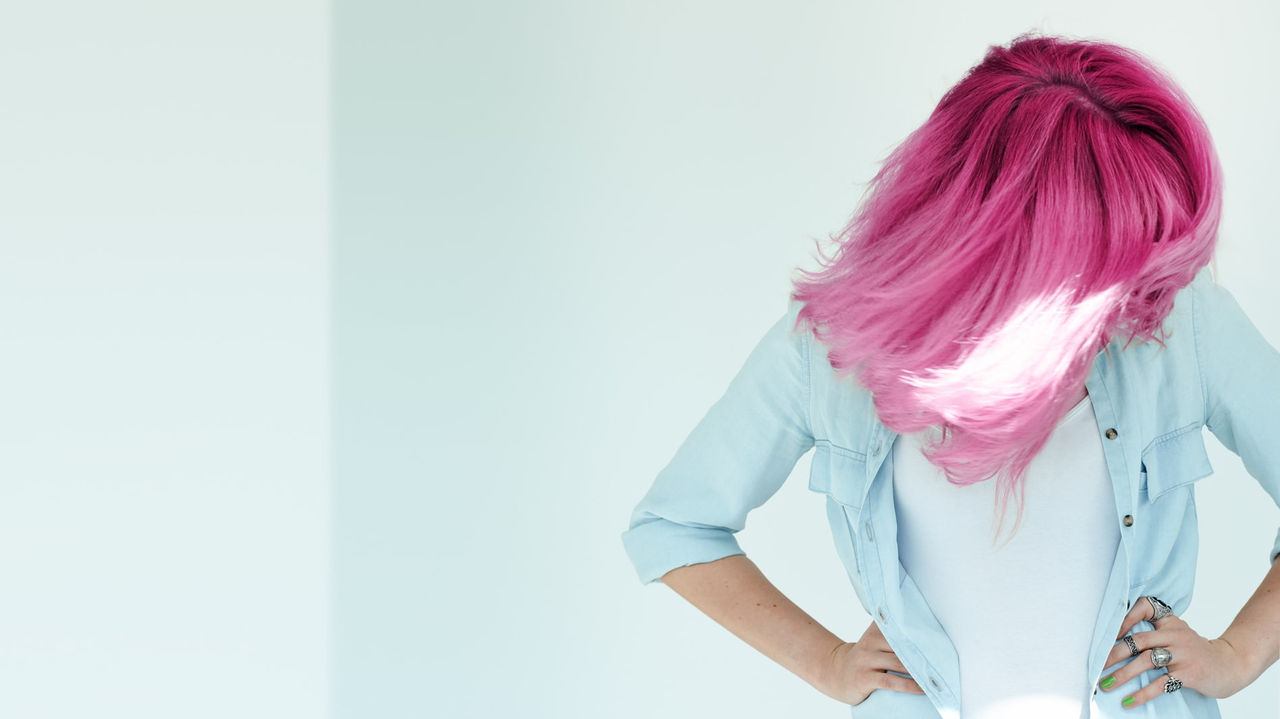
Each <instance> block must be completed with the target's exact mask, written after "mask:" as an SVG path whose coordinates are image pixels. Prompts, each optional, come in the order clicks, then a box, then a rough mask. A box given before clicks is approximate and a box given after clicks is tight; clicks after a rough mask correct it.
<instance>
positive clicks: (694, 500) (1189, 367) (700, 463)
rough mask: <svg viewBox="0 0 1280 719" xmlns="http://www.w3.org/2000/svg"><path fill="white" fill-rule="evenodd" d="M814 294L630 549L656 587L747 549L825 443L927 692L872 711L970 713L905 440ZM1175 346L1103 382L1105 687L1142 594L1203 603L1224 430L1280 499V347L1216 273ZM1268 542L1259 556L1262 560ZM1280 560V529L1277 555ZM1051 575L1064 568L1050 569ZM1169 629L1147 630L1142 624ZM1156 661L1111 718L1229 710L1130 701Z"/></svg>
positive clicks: (1178, 320) (744, 372)
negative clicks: (1197, 585) (926, 569)
mask: <svg viewBox="0 0 1280 719" xmlns="http://www.w3.org/2000/svg"><path fill="white" fill-rule="evenodd" d="M799 309H800V303H799V302H796V301H790V302H789V303H788V309H787V312H786V313H785V314H784V315H783V317H781V318H780V319H779V320H778V321H777V322H776V323H775V324H774V325H773V327H772V328H771V329H770V330H769V331H768V332H767V333H766V334H765V336H764V337H763V338H762V339H761V340H760V342H759V343H758V344H757V345H756V347H755V348H754V349H753V350H752V352H751V353H750V355H749V356H748V357H747V359H746V362H745V363H744V365H743V366H742V368H741V370H740V371H739V372H738V374H737V375H736V376H735V377H734V378H733V380H732V382H731V383H730V384H729V387H728V389H727V390H726V391H725V393H724V395H723V396H722V397H721V398H720V399H719V400H718V401H717V402H716V403H715V404H714V405H712V406H711V408H710V409H709V410H708V411H707V413H706V415H705V416H704V417H703V418H702V420H701V421H700V422H699V423H698V424H697V426H696V427H695V428H694V429H693V430H692V432H691V433H690V434H689V435H688V437H687V438H686V439H685V441H684V442H683V443H682V444H681V446H680V447H679V449H678V450H677V451H676V453H675V456H674V457H673V458H672V459H671V461H670V462H669V463H668V464H667V466H666V467H664V468H663V469H662V471H661V472H660V473H659V474H658V475H657V477H656V478H655V480H654V481H653V484H652V485H651V487H650V488H649V490H648V492H647V493H646V494H645V495H644V497H643V498H642V499H641V501H640V503H639V504H638V505H637V506H636V507H635V510H634V511H633V513H632V515H631V519H630V524H629V528H628V529H627V530H626V531H625V532H623V533H622V542H623V546H624V548H625V550H626V552H627V554H628V556H629V557H630V559H631V561H632V562H633V564H634V565H635V569H636V572H637V574H638V575H639V577H640V580H641V582H642V583H644V584H648V583H651V582H655V581H657V580H658V579H659V578H660V577H661V576H662V575H663V574H665V573H666V572H667V571H669V570H671V569H674V568H676V567H680V566H685V565H689V564H697V563H701V562H709V561H712V560H715V559H719V558H722V557H726V556H729V555H733V554H744V552H743V551H742V549H741V548H740V546H739V544H738V542H737V539H736V538H735V536H734V535H735V533H736V532H738V531H739V530H741V529H742V528H743V527H744V526H745V524H746V519H747V514H748V513H749V512H750V511H751V510H752V509H754V508H756V507H758V506H760V505H762V504H764V503H765V502H766V501H768V499H769V498H770V497H771V496H773V494H774V493H775V492H776V491H777V490H778V489H779V487H780V486H781V485H782V483H783V482H784V481H785V480H786V478H787V477H788V475H790V474H791V471H792V469H793V468H794V466H795V464H796V462H797V461H798V460H799V459H800V457H801V456H803V455H804V454H805V453H806V452H808V451H809V450H811V449H812V450H813V451H814V454H813V457H812V461H811V465H810V470H809V489H811V490H813V491H815V492H820V493H822V494H824V495H825V496H826V512H827V518H828V520H829V522H830V525H831V532H832V535H833V537H834V539H835V546H836V552H837V554H838V555H839V557H840V560H841V561H842V563H843V564H844V566H845V568H846V570H847V572H848V575H849V580H850V582H851V583H852V584H853V589H854V592H856V594H857V596H858V599H859V600H860V601H861V602H862V606H863V607H864V608H865V609H866V611H867V613H868V614H870V615H871V616H872V618H873V620H874V621H876V622H877V623H878V624H879V626H880V630H881V632H882V633H883V634H884V636H885V638H886V639H887V640H888V642H889V645H890V646H891V647H893V650H894V651H895V652H896V653H897V655H898V657H899V658H900V659H901V660H902V662H903V664H904V665H905V666H906V668H907V670H908V672H909V673H910V674H911V675H912V676H913V677H915V678H916V679H917V681H918V683H919V684H920V686H921V688H922V689H924V692H925V694H924V695H923V696H922V695H919V694H907V693H903V692H894V691H889V690H884V689H880V690H876V691H873V692H872V693H871V695H870V696H868V697H867V699H866V700H864V701H863V702H862V703H860V704H857V705H853V706H852V707H851V709H852V715H853V716H854V717H894V718H897V719H914V718H916V717H919V718H920V719H935V718H936V717H939V716H941V717H945V718H946V719H954V718H955V717H958V716H959V710H960V663H959V659H958V657H957V655H956V650H955V647H954V645H953V644H952V643H951V640H950V638H949V637H948V636H947V633H946V631H945V630H944V628H943V627H942V625H941V624H940V623H939V622H938V620H937V618H936V617H935V616H934V614H933V612H932V611H931V610H930V608H929V605H928V604H927V603H926V602H925V600H924V597H923V596H922V595H921V593H920V591H919V589H918V588H917V587H916V584H915V582H914V581H912V578H911V576H910V575H909V574H908V573H907V572H906V570H905V569H904V568H903V566H902V564H901V562H900V561H899V558H898V541H897V538H898V527H897V515H896V512H895V510H894V504H893V486H892V482H893V452H892V447H893V442H894V440H895V439H896V438H897V435H896V434H895V433H893V432H891V431H889V430H888V429H887V428H885V426H884V425H882V424H881V423H880V421H879V420H878V418H877V416H876V413H875V410H874V407H873V405H872V403H871V397H870V395H869V394H868V393H867V391H866V390H865V389H863V388H861V387H860V386H858V385H857V384H856V383H855V382H853V381H852V380H850V379H847V378H841V377H837V376H836V375H835V374H834V371H833V369H832V367H831V365H830V363H829V361H828V360H827V357H826V348H825V347H824V346H823V345H821V344H820V343H819V342H818V341H817V339H816V338H815V337H814V336H813V334H812V333H811V332H801V331H796V332H793V331H791V327H792V325H793V324H794V321H795V319H796V316H797V313H798V312H799ZM1164 327H1165V329H1166V331H1167V332H1168V338H1167V339H1166V340H1165V346H1164V347H1161V346H1160V345H1159V344H1157V343H1153V342H1148V343H1138V342H1134V343H1132V344H1130V346H1129V347H1128V348H1123V345H1124V338H1118V339H1116V340H1114V341H1113V342H1112V343H1111V344H1110V345H1109V346H1108V347H1107V348H1106V349H1105V350H1103V351H1102V352H1099V353H1098V355H1097V357H1096V358H1095V360H1094V363H1093V367H1092V369H1091V371H1090V373H1089V378H1088V380H1087V382H1086V387H1087V389H1088V391H1089V395H1090V397H1091V400H1092V403H1093V409H1094V413H1095V415H1096V417H1097V424H1098V428H1097V429H1098V434H1099V436H1100V437H1101V438H1102V445H1103V449H1104V454H1105V459H1106V464H1107V469H1108V472H1109V474H1110V477H1111V484H1112V487H1113V489H1114V492H1115V511H1116V517H1115V520H1116V523H1117V525H1118V526H1119V528H1120V537H1121V541H1120V545H1119V548H1118V550H1117V552H1116V556H1115V562H1114V564H1113V565H1112V567H1111V573H1110V578H1109V579H1108V581H1107V585H1106V589H1105V590H1104V595H1103V598H1102V602H1101V610H1100V611H1099V614H1098V618H1097V622H1096V624H1095V629H1094V633H1093V638H1092V640H1091V644H1090V647H1091V648H1090V651H1089V665H1088V666H1087V667H1081V669H1082V670H1083V671H1084V672H1086V674H1087V675H1088V677H1089V679H1090V680H1091V681H1092V682H1094V683H1095V684H1096V682H1097V681H1098V679H1099V678H1100V677H1101V675H1102V671H1103V669H1104V667H1103V662H1104V661H1105V660H1106V656H1107V654H1108V653H1109V652H1110V651H1111V648H1112V646H1113V645H1114V643H1115V637H1116V634H1117V633H1118V632H1119V631H1120V624H1121V621H1122V619H1123V618H1124V615H1125V614H1126V612H1127V611H1128V608H1129V606H1130V605H1131V603H1132V602H1134V601H1136V600H1137V599H1138V598H1140V597H1142V596H1143V595H1147V594H1151V595H1155V596H1157V597H1159V598H1160V599H1162V600H1164V601H1165V602H1166V603H1168V604H1169V605H1170V606H1171V607H1172V608H1173V611H1174V613H1176V614H1182V613H1184V612H1185V611H1186V610H1187V607H1188V605H1189V604H1190V603H1191V594H1192V586H1193V584H1194V580H1195V570H1196V557H1197V547H1198V535H1197V526H1196V507H1195V484H1196V482H1197V481H1199V480H1200V479H1203V478H1204V477H1207V476H1209V475H1210V474H1211V473H1212V471H1213V470H1212V468H1211V467H1210V465H1209V457H1208V454H1207V453H1206V451H1205V445H1204V437H1203V433H1202V431H1201V428H1202V427H1208V428H1209V430H1210V431H1211V432H1213V433H1214V435H1215V436H1217V438H1218V440H1219V441H1221V442H1222V444H1223V445H1225V446H1226V447H1227V448H1228V449H1230V450H1231V451H1233V452H1235V453H1236V454H1237V455H1239V456H1240V457H1241V459H1242V460H1243V463H1244V467H1245V469H1246V470H1247V471H1248V472H1249V474H1250V475H1252V476H1253V477H1254V478H1255V479H1257V480H1258V482H1259V483H1261V485H1262V487H1263V489H1265V490H1266V492H1267V493H1268V494H1270V495H1271V497H1272V498H1273V499H1275V500H1276V503H1277V505H1280V444H1278V443H1277V442H1276V441H1275V429H1276V426H1277V424H1278V423H1280V353H1277V352H1276V350H1275V349H1274V348H1273V347H1272V346H1271V345H1270V344H1269V343H1268V342H1267V341H1266V339H1265V338H1263V336H1262V335H1261V333H1259V332H1258V330H1257V328H1255V327H1254V325H1253V324H1252V323H1251V322H1250V321H1249V319H1248V318H1247V317H1246V316H1245V314H1244V312H1243V311H1242V310H1241V308H1240V306H1239V305H1238V304H1237V303H1236V301H1235V299H1234V298H1233V297H1232V296H1231V294H1230V293H1228V291H1227V290H1226V289H1224V288H1223V287H1222V286H1220V285H1218V284H1217V283H1216V282H1215V281H1214V280H1213V278H1212V277H1211V276H1210V274H1209V271H1208V269H1207V268H1206V269H1204V270H1202V271H1201V272H1200V273H1199V274H1198V275H1197V276H1196V279H1195V281H1193V282H1192V283H1191V284H1190V285H1188V286H1187V287H1186V288H1184V289H1183V290H1182V291H1181V292H1179V294H1178V296H1177V298H1176V302H1175V305H1174V309H1173V311H1172V312H1171V313H1170V315H1169V317H1168V319H1167V320H1166V321H1165V324H1164ZM1263 549H1264V548H1263V547H1259V548H1258V549H1257V553H1258V554H1257V556H1258V560H1259V564H1261V561H1262V558H1263ZM1277 554H1280V532H1277V535H1276V542H1275V544H1274V545H1273V546H1272V547H1271V548H1270V552H1269V553H1268V554H1267V555H1266V556H1267V560H1268V561H1274V559H1275V558H1276V556H1277ZM1045 566H1046V571H1050V569H1049V568H1050V567H1051V564H1046V565H1045ZM1151 629H1153V627H1152V626H1151V625H1150V624H1149V623H1147V622H1139V623H1138V625H1137V626H1135V627H1134V628H1133V630H1132V631H1134V632H1139V631H1148V630H1151ZM1162 674H1164V670H1163V669H1159V670H1157V669H1154V668H1153V669H1151V670H1148V671H1146V672H1143V673H1142V674H1141V675H1139V677H1137V678H1135V679H1133V680H1130V682H1128V683H1127V684H1125V685H1122V686H1119V687H1116V688H1115V689H1112V690H1111V691H1107V692H1102V691H1097V692H1095V693H1094V695H1093V698H1092V707H1091V715H1092V716H1093V717H1106V718H1109V717H1116V718H1117V719H1118V718H1119V717H1128V718H1132V717H1159V718H1160V719H1165V718H1183V717H1186V718H1192V717H1194V718H1195V719H1206V718H1217V717H1219V716H1220V715H1219V713H1218V703H1217V700H1215V699H1213V698H1210V697H1206V696H1204V695H1203V694H1200V693H1199V692H1197V691H1195V690H1194V689H1191V688H1190V687H1184V688H1183V689H1181V690H1180V691H1178V692H1175V693H1172V694H1163V695H1161V696H1159V697H1157V698H1156V699H1155V700H1153V701H1151V702H1148V703H1146V704H1143V705H1141V706H1139V707H1135V708H1133V709H1124V708H1122V707H1121V706H1120V700H1121V699H1123V698H1124V697H1126V696H1128V695H1129V694H1132V693H1133V692H1134V691H1137V690H1138V689H1139V688H1141V687H1142V686H1144V685H1146V684H1148V683H1150V682H1152V681H1156V680H1158V679H1159V677H1160V675H1162Z"/></svg>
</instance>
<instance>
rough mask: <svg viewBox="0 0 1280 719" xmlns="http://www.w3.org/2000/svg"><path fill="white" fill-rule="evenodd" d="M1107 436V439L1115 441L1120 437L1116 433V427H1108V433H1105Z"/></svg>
mask: <svg viewBox="0 0 1280 719" xmlns="http://www.w3.org/2000/svg"><path fill="white" fill-rule="evenodd" d="M1105 434H1106V435H1107V439H1115V438H1116V437H1118V436H1119V433H1118V432H1116V428H1115V427H1107V431H1106V432H1105Z"/></svg>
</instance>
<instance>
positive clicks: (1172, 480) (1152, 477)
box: [1142, 425, 1213, 501]
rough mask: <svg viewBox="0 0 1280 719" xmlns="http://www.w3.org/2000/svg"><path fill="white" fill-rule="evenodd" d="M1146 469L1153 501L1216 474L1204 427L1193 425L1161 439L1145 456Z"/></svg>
mask: <svg viewBox="0 0 1280 719" xmlns="http://www.w3.org/2000/svg"><path fill="white" fill-rule="evenodd" d="M1142 468H1143V472H1144V474H1145V476H1146V480H1147V497H1149V498H1150V499H1151V500H1152V501H1154V500H1155V499H1156V498H1157V497H1159V496H1160V495H1162V494H1164V493H1165V492H1168V491H1169V490H1171V489H1175V488H1177V487H1181V486H1183V485H1187V484H1190V483H1192V482H1195V481H1196V480H1199V479H1204V478H1205V477H1208V476H1209V475H1211V474H1213V466H1212V465H1211V464H1209V453H1208V452H1207V451H1205V448H1204V434H1203V433H1202V431H1201V428H1200V426H1199V425H1193V426H1189V427H1186V428H1184V429H1181V430H1178V431H1177V432H1175V433H1173V434H1170V435H1169V436H1167V437H1162V438H1159V439H1157V440H1156V441H1155V442H1153V443H1152V444H1151V446H1150V447H1148V448H1147V449H1146V451H1144V452H1143V453H1142Z"/></svg>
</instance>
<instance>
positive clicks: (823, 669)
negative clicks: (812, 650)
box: [809, 638, 852, 696]
mask: <svg viewBox="0 0 1280 719" xmlns="http://www.w3.org/2000/svg"><path fill="white" fill-rule="evenodd" d="M851 643H852V642H846V641H844V640H842V639H839V638H837V639H835V640H834V641H832V642H828V643H826V644H822V645H819V649H818V651H817V652H816V655H815V660H814V667H815V668H814V669H813V671H811V672H810V677H809V684H811V685H812V686H813V688H815V689H817V690H818V691H820V692H822V693H823V694H826V695H828V696H831V690H832V682H833V681H834V677H836V676H838V675H839V672H838V671H837V667H836V663H837V662H838V661H839V658H840V654H841V652H840V650H841V648H842V647H844V646H846V645H847V644H851Z"/></svg>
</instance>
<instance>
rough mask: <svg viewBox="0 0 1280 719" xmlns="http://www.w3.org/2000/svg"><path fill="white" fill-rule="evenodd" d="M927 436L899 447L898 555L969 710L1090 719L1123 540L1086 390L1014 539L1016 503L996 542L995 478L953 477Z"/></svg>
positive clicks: (1030, 484) (1037, 473)
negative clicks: (926, 448) (933, 458)
mask: <svg viewBox="0 0 1280 719" xmlns="http://www.w3.org/2000/svg"><path fill="white" fill-rule="evenodd" d="M927 436H929V435H928V433H925V432H922V433H916V434H909V435H903V436H902V437H900V438H899V440H898V441H897V442H896V443H895V444H894V449H893V470H894V474H893V496H894V504H895V507H896V513H897V518H898V542H899V550H900V559H901V561H902V564H903V567H904V568H905V569H906V570H907V572H908V574H910V575H911V578H912V579H913V580H915V582H916V584H917V586H918V587H919V588H920V590H921V592H922V593H923V595H924V596H925V598H926V600H927V602H928V604H929V606H930V608H931V609H932V610H933V612H934V614H935V615H936V616H937V618H938V620H939V622H940V623H941V624H942V626H943V628H944V629H945V630H946V633H947V635H948V636H949V637H950V638H951V640H952V642H953V643H954V645H955V647H956V651H957V654H958V656H959V659H960V683H961V695H962V696H961V711H962V715H963V716H964V717H965V718H966V719H1006V718H1007V717H1008V718H1012V717H1019V718H1020V717H1027V716H1035V717H1044V718H1047V719H1056V718H1059V717H1063V718H1068V719H1076V718H1077V717H1081V716H1088V708H1089V699H1090V696H1091V694H1092V689H1093V687H1092V685H1091V683H1090V682H1089V680H1088V678H1087V677H1086V667H1087V665H1088V654H1089V643H1090V638H1091V637H1092V636H1093V634H1094V626H1095V623H1096V621H1097V617H1098V613H1099V608H1100V602H1101V598H1102V595H1103V590H1104V588H1105V585H1106V581H1107V577H1108V574H1109V571H1110V569H1111V566H1112V563H1113V560H1114V558H1115V555H1116V549H1117V547H1118V544H1119V540H1120V532H1119V529H1118V527H1117V526H1116V521H1115V515H1116V509H1115V500H1114V497H1113V490H1112V485H1111V481H1110V479H1109V476H1108V474H1107V468H1106V464H1105V462H1104V459H1103V452H1102V446H1101V439H1100V438H1099V435H1098V429H1097V424H1096V420H1095V418H1094V413H1093V407H1092V404H1091V402H1090V401H1089V399H1088V394H1087V393H1086V392H1085V391H1084V389H1083V388H1081V392H1080V395H1079V400H1078V401H1077V402H1076V403H1074V406H1073V409H1072V410H1071V411H1070V412H1069V413H1068V414H1067V415H1066V417H1064V419H1063V420H1062V421H1061V422H1060V423H1059V425H1058V426H1057V427H1056V428H1055V430H1054V433H1053V435H1052V436H1051V437H1050V439H1049V441H1048V443H1046V445H1045V446H1044V448H1043V449H1042V450H1041V452H1040V453H1039V454H1038V455H1037V456H1036V458H1035V459H1034V460H1033V461H1032V463H1031V465H1030V467H1029V469H1028V473H1027V477H1026V507H1025V510H1024V514H1023V520H1022V525H1021V526H1020V527H1019V529H1018V532H1017V534H1016V535H1014V536H1013V538H1012V539H1011V540H1009V541H1008V543H1007V544H1005V543H1004V540H1006V539H1008V535H1009V531H1010V530H1011V528H1012V524H1013V518H1014V515H1015V513H1016V507H1015V505H1014V504H1013V503H1012V502H1011V503H1010V506H1009V509H1008V513H1007V516H1006V518H1005V524H1004V526H1003V528H1002V531H1001V533H1000V541H1001V543H1000V544H999V545H995V544H993V541H992V539H993V536H994V532H993V529H994V526H993V525H994V517H995V492H994V490H995V485H994V482H993V481H986V482H979V483H977V484H973V485H969V486H965V487H961V486H956V485H953V484H951V483H950V482H948V481H947V480H946V478H945V477H944V476H943V475H942V472H941V470H939V469H938V468H937V467H935V466H934V465H932V464H930V463H929V462H928V461H927V460H926V459H925V458H924V457H923V455H921V453H920V448H921V445H922V443H923V441H924V440H925V439H926V438H927Z"/></svg>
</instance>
